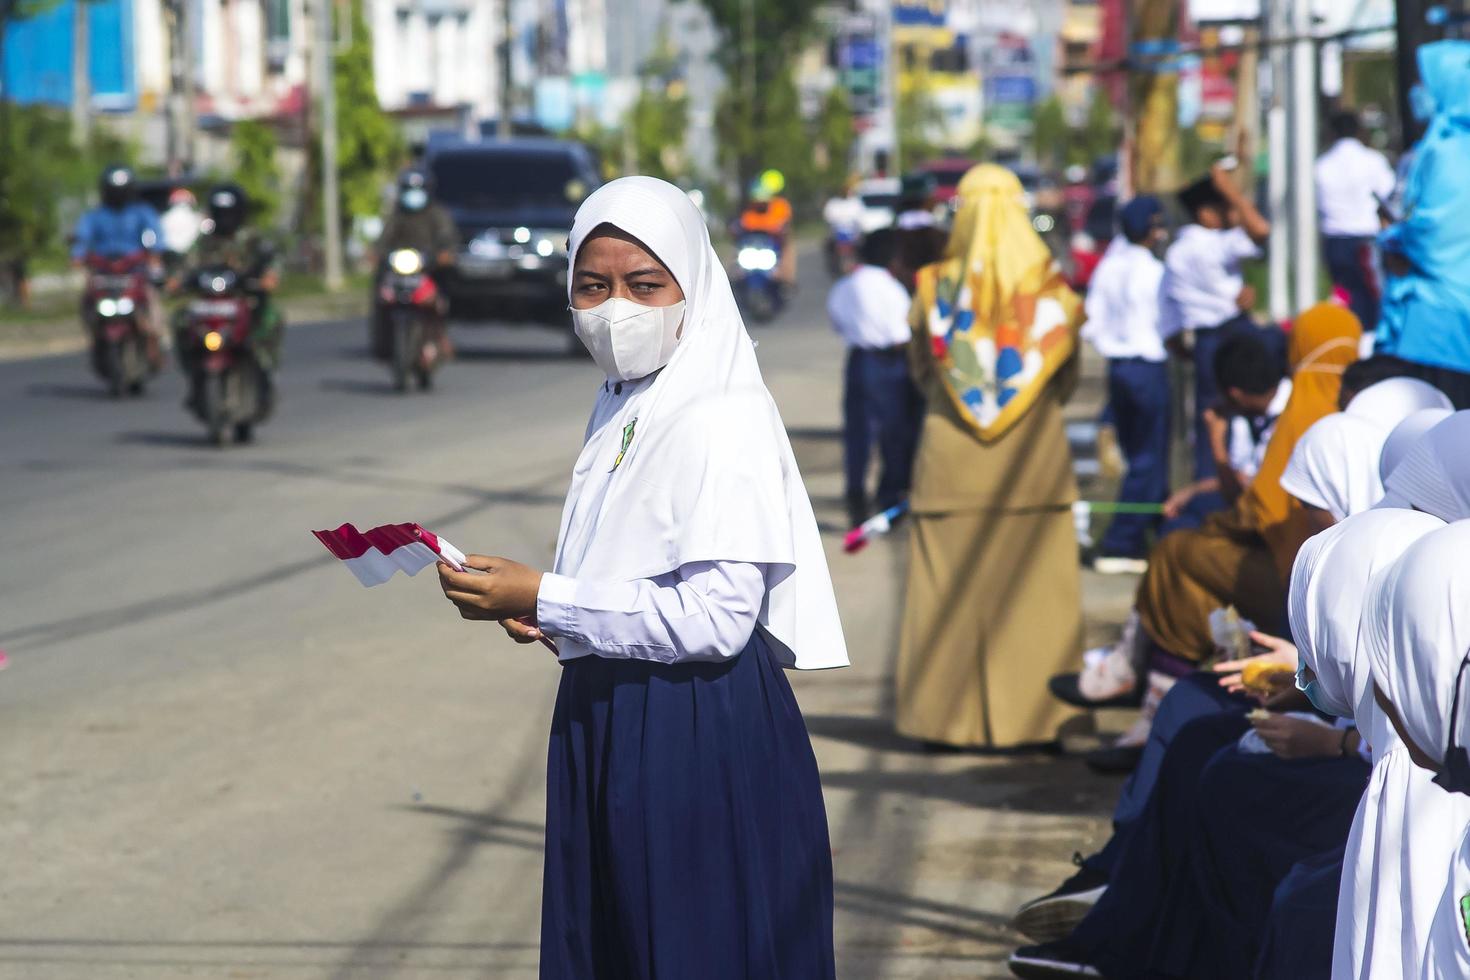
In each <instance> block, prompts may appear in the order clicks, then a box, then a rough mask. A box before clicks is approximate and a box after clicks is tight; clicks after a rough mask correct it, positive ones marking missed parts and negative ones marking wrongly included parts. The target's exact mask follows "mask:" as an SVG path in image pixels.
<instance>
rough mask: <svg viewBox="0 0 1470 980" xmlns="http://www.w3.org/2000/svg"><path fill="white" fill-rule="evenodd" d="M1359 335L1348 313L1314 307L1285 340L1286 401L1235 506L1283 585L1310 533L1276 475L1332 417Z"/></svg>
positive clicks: (1334, 306)
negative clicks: (1304, 435) (1308, 433)
mask: <svg viewBox="0 0 1470 980" xmlns="http://www.w3.org/2000/svg"><path fill="white" fill-rule="evenodd" d="M1362 334H1363V327H1362V325H1361V324H1360V323H1358V318H1357V317H1355V316H1353V314H1352V313H1351V312H1350V311H1349V310H1347V309H1346V308H1344V307H1341V306H1338V305H1337V304H1335V303H1318V304H1317V305H1316V306H1314V307H1312V308H1311V309H1309V310H1307V311H1305V312H1304V313H1302V314H1301V315H1300V316H1298V317H1297V318H1296V324H1295V326H1294V327H1293V328H1292V331H1291V336H1290V338H1289V339H1288V340H1287V345H1286V358H1287V363H1288V369H1289V370H1290V372H1291V398H1290V400H1288V401H1287V403H1286V411H1284V412H1282V413H1281V417H1280V418H1279V419H1277V420H1276V429H1275V431H1274V432H1272V434H1271V441H1270V443H1268V444H1267V446H1266V456H1265V458H1264V459H1263V460H1262V461H1261V469H1260V471H1259V472H1257V473H1256V476H1255V479H1253V480H1251V485H1250V486H1249V487H1248V488H1247V489H1246V492H1245V495H1244V496H1243V497H1241V499H1240V505H1239V506H1241V507H1242V508H1244V513H1245V516H1246V518H1247V519H1248V520H1249V521H1250V525H1251V526H1252V527H1254V528H1256V530H1258V531H1259V532H1260V533H1261V536H1262V537H1263V538H1265V539H1266V544H1267V545H1269V546H1270V548H1271V554H1272V555H1273V556H1274V557H1275V559H1276V570H1277V571H1278V572H1279V573H1280V574H1281V580H1282V581H1283V582H1285V581H1287V580H1289V579H1290V577H1291V565H1292V562H1294V561H1295V560H1296V553H1297V549H1299V548H1300V547H1301V546H1302V544H1303V543H1304V542H1305V541H1306V540H1307V537H1308V536H1309V535H1310V529H1309V528H1308V527H1307V524H1306V514H1305V512H1304V511H1303V510H1302V505H1301V503H1300V502H1299V501H1297V499H1296V498H1295V497H1293V496H1292V495H1291V494H1289V493H1287V492H1286V491H1285V490H1283V489H1282V488H1281V474H1282V473H1284V472H1285V471H1286V464H1287V461H1288V460H1290V459H1291V452H1292V450H1293V449H1295V448H1296V443H1297V440H1298V439H1300V438H1301V437H1302V433H1304V432H1306V431H1307V430H1308V429H1309V428H1311V427H1312V424H1313V423H1314V422H1316V421H1317V420H1318V419H1320V418H1322V417H1323V416H1325V415H1331V414H1332V413H1333V412H1335V411H1337V396H1338V392H1339V390H1340V389H1341V388H1342V372H1343V371H1345V370H1346V369H1347V366H1348V365H1349V364H1351V363H1353V361H1356V360H1357V359H1358V339H1359V338H1360V337H1361V336H1362Z"/></svg>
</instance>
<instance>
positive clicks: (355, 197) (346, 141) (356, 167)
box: [332, 0, 404, 223]
mask: <svg viewBox="0 0 1470 980" xmlns="http://www.w3.org/2000/svg"><path fill="white" fill-rule="evenodd" d="M350 8H351V17H352V29H351V32H350V35H351V38H352V40H351V43H349V44H348V46H347V49H346V50H345V51H342V52H341V53H339V54H338V55H337V58H336V72H335V77H334V78H333V80H332V81H333V84H334V85H335V86H336V94H337V162H338V166H337V172H338V174H339V179H340V181H341V189H342V190H341V193H342V219H343V221H344V222H345V223H350V222H351V220H352V218H353V217H354V216H360V215H374V214H377V213H378V211H379V210H380V208H381V204H382V193H383V186H384V183H385V181H387V180H388V179H390V177H391V175H392V172H393V168H394V167H396V166H397V165H398V164H399V163H400V162H401V161H402V160H403V158H404V143H403V137H402V135H401V134H400V133H399V132H398V128H397V127H396V126H395V125H394V124H393V120H392V119H390V118H388V115H387V114H386V113H385V112H383V109H382V106H380V105H379V104H378V93H377V88H376V87H375V86H374V84H373V37H372V30H371V28H370V27H369V26H368V21H367V17H366V16H365V15H364V13H363V0H353V2H352V3H351V4H350Z"/></svg>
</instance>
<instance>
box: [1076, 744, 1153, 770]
mask: <svg viewBox="0 0 1470 980" xmlns="http://www.w3.org/2000/svg"><path fill="white" fill-rule="evenodd" d="M1142 758H1143V746H1142V745H1113V746H1109V747H1108V748H1105V749H1094V750H1093V751H1091V752H1089V753H1087V754H1086V755H1084V756H1083V757H1082V761H1083V762H1085V763H1087V768H1089V769H1091V770H1092V771H1093V772H1100V773H1102V774H1104V775H1107V776H1126V775H1128V774H1129V773H1130V772H1132V771H1133V770H1135V769H1137V768H1138V763H1139V761H1140V760H1141V759H1142Z"/></svg>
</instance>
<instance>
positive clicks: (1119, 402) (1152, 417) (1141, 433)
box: [1098, 357, 1169, 558]
mask: <svg viewBox="0 0 1470 980" xmlns="http://www.w3.org/2000/svg"><path fill="white" fill-rule="evenodd" d="M1108 415H1109V417H1110V418H1111V420H1112V423H1113V428H1114V429H1115V430H1116V431H1117V433H1118V445H1119V448H1121V449H1122V450H1123V456H1124V458H1126V459H1127V460H1128V474H1127V475H1126V476H1125V477H1124V478H1123V484H1122V486H1120V487H1119V488H1118V501H1119V502H1120V503H1137V504H1158V503H1162V502H1163V501H1164V499H1165V498H1166V497H1168V495H1169V365H1168V363H1167V362H1164V361H1157V362H1155V361H1145V360H1144V359H1142V358H1139V357H1131V358H1126V359H1119V360H1110V361H1108ZM1158 524H1159V518H1158V517H1154V516H1150V515H1146V514H1118V515H1116V516H1114V518H1113V520H1112V523H1110V524H1109V525H1108V530H1107V533H1106V534H1104V535H1103V539H1102V543H1101V545H1099V547H1098V550H1099V551H1100V552H1101V553H1102V554H1104V555H1120V556H1123V557H1126V558H1142V557H1143V556H1144V555H1146V554H1148V534H1149V532H1150V531H1152V530H1155V529H1157V527H1158Z"/></svg>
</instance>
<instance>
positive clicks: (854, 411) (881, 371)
mask: <svg viewBox="0 0 1470 980" xmlns="http://www.w3.org/2000/svg"><path fill="white" fill-rule="evenodd" d="M919 414H920V413H919V411H918V392H917V390H916V389H915V388H914V383H913V381H912V379H910V377H909V368H908V358H907V357H905V356H904V352H903V351H902V350H892V349H890V350H863V349H861V348H857V347H854V348H851V349H850V350H849V351H848V353H847V369H846V376H845V378H844V384H843V390H842V416H843V420H842V421H843V425H842V434H843V470H844V473H845V474H846V479H847V487H846V489H847V499H848V501H849V503H854V502H857V501H865V500H866V499H867V490H866V487H865V486H864V484H865V481H866V479H867V474H868V460H869V458H870V454H871V452H872V448H873V443H874V441H876V442H877V443H878V453H879V457H880V459H881V460H882V463H883V468H882V471H881V472H880V473H879V476H878V495H877V502H878V506H879V507H880V508H888V507H891V506H893V505H894V504H896V503H898V502H899V501H901V500H903V499H904V498H905V497H907V496H908V492H909V483H910V480H911V478H912V475H913V470H914V447H915V444H916V441H917V438H918V419H919Z"/></svg>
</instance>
